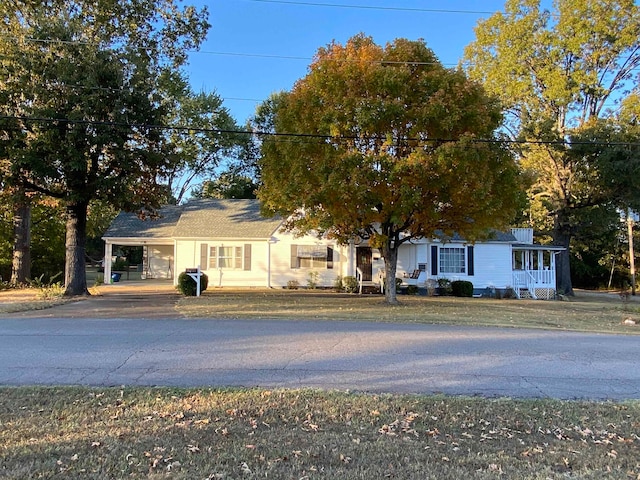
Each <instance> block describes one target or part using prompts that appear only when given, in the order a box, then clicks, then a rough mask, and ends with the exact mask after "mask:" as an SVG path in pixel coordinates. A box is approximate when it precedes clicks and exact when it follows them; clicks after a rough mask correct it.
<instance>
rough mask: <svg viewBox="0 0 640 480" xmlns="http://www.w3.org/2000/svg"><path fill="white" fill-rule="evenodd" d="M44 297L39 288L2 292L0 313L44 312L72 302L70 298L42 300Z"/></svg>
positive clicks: (0, 292)
mask: <svg viewBox="0 0 640 480" xmlns="http://www.w3.org/2000/svg"><path fill="white" fill-rule="evenodd" d="M42 296H43V295H42V290H41V289H38V288H13V289H8V290H0V313H15V312H23V311H26V310H43V309H45V308H50V307H53V306H56V305H62V304H64V303H67V302H69V301H71V299H69V298H42Z"/></svg>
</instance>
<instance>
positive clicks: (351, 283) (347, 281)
mask: <svg viewBox="0 0 640 480" xmlns="http://www.w3.org/2000/svg"><path fill="white" fill-rule="evenodd" d="M342 284H343V285H344V291H345V292H346V293H356V292H357V291H358V280H357V279H356V277H353V276H350V275H349V276H346V277H344V278H343V279H342Z"/></svg>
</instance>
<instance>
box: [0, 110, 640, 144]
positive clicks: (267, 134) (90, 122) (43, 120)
mask: <svg viewBox="0 0 640 480" xmlns="http://www.w3.org/2000/svg"><path fill="white" fill-rule="evenodd" d="M0 119H2V120H21V121H25V122H35V123H68V124H75V125H92V126H105V127H126V128H141V129H147V130H172V131H182V132H194V133H217V134H233V135H252V136H257V137H283V138H289V139H319V140H323V141H327V140H334V141H341V140H363V141H367V140H386V139H387V137H386V136H375V135H371V136H359V135H326V134H320V133H295V132H291V133H289V132H265V131H259V130H258V131H256V130H229V129H220V128H202V127H190V126H183V125H161V124H146V123H139V124H138V123H127V122H107V121H98V120H73V119H68V118H49V117H27V116H19V115H0ZM403 140H405V141H416V142H419V143H422V144H423V145H424V144H433V143H450V142H456V141H458V140H457V139H454V138H430V139H424V138H405V139H403ZM469 141H471V142H472V143H480V144H503V145H558V146H560V145H593V146H622V147H640V142H605V141H602V142H600V141H568V140H518V139H494V138H474V139H469Z"/></svg>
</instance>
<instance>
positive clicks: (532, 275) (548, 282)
mask: <svg viewBox="0 0 640 480" xmlns="http://www.w3.org/2000/svg"><path fill="white" fill-rule="evenodd" d="M513 286H514V287H516V288H528V289H532V288H536V287H538V288H555V286H556V272H555V271H554V270H550V269H547V270H514V271H513Z"/></svg>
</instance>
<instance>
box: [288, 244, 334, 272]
mask: <svg viewBox="0 0 640 480" xmlns="http://www.w3.org/2000/svg"><path fill="white" fill-rule="evenodd" d="M291 268H310V269H313V268H317V269H319V268H333V248H332V247H327V246H323V245H291Z"/></svg>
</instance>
